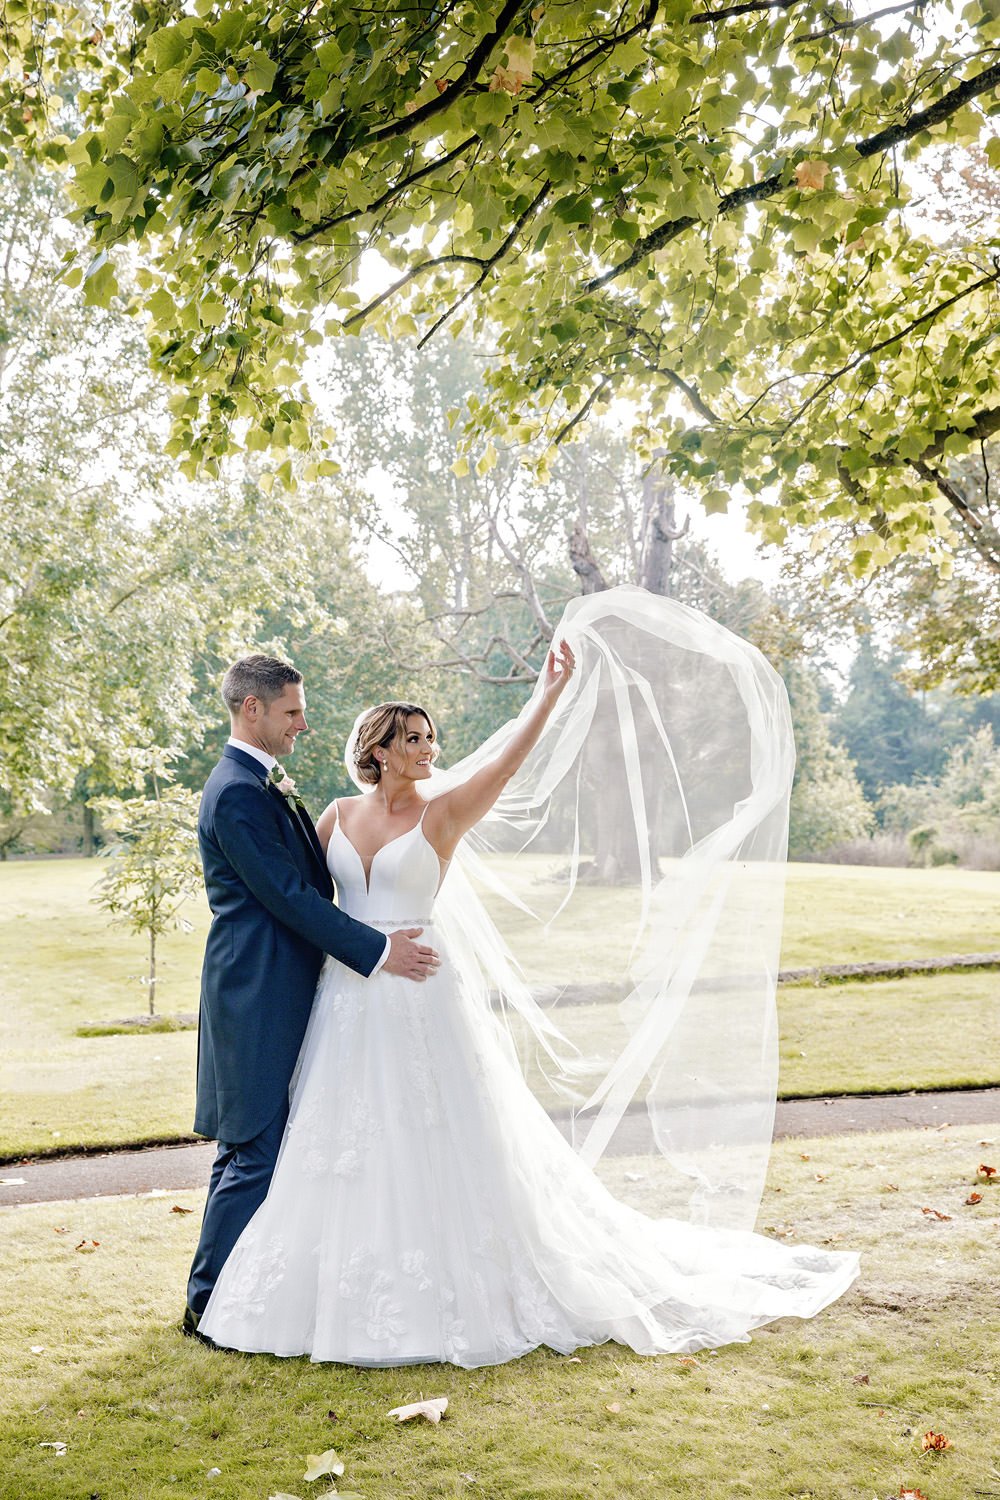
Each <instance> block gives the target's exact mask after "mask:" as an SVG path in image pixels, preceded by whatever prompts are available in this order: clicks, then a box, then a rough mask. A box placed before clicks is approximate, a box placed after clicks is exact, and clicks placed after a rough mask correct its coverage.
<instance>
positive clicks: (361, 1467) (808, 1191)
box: [0, 1126, 1000, 1500]
mask: <svg viewBox="0 0 1000 1500" xmlns="http://www.w3.org/2000/svg"><path fill="white" fill-rule="evenodd" d="M991 1136H992V1137H993V1139H992V1140H990V1139H989V1137H991ZM998 1151H1000V1126H998V1127H997V1128H996V1129H995V1130H991V1129H984V1128H982V1127H954V1128H953V1127H949V1128H948V1129H946V1130H941V1131H926V1132H907V1133H900V1134H895V1135H884V1136H854V1137H842V1138H829V1139H823V1140H817V1141H813V1142H803V1141H796V1142H784V1143H781V1144H780V1145H779V1146H778V1147H776V1148H775V1151H774V1154H773V1158H772V1170H771V1174H770V1179H769V1186H768V1190H767V1193H766V1195H765V1199H764V1203H763V1205H762V1213H761V1218H760V1224H761V1226H762V1227H764V1228H768V1227H769V1232H772V1233H776V1234H779V1235H781V1236H789V1235H791V1236H793V1237H794V1238H795V1239H798V1240H802V1241H810V1242H813V1243H818V1244H835V1245H839V1246H842V1247H844V1248H851V1249H857V1250H860V1251H861V1253H862V1266H863V1269H862V1278H861V1280H860V1281H859V1282H858V1283H856V1284H855V1286H854V1287H853V1288H852V1289H851V1291H850V1292H848V1294H847V1295H846V1296H845V1297H844V1298H843V1299H842V1300H841V1301H840V1302H838V1303H837V1304H835V1305H834V1306H833V1307H831V1308H828V1309H827V1310H826V1311H825V1312H823V1313H821V1314H820V1316H819V1317H818V1318H816V1319H814V1320H813V1321H811V1322H808V1323H800V1322H797V1321H795V1320H791V1319H789V1320H785V1321H784V1322H782V1323H779V1324H775V1325H772V1327H771V1328H769V1329H763V1330H761V1331H759V1332H758V1333H756V1334H755V1335H754V1338H753V1342H752V1343H750V1344H742V1345H735V1346H730V1347H727V1348H723V1349H720V1350H719V1351H717V1352H711V1353H709V1352H705V1353H703V1354H700V1355H698V1356H697V1358H696V1359H688V1360H686V1361H682V1360H681V1359H679V1358H677V1357H675V1356H671V1355H665V1356H661V1357H659V1358H656V1359H649V1358H642V1357H640V1356H636V1355H633V1354H631V1353H629V1352H627V1351H623V1350H622V1349H620V1348H618V1347H616V1346H603V1347H601V1348H597V1349H589V1350H583V1351H581V1354H580V1358H579V1362H570V1361H568V1360H567V1359H565V1358H562V1357H559V1356H555V1355H552V1354H549V1353H547V1352H545V1351H540V1352H538V1353H536V1354H533V1355H531V1356H529V1357H528V1358H526V1359H523V1360H520V1361H518V1362H517V1363H515V1364H511V1365H507V1366H502V1367H500V1368H497V1369H487V1370H478V1371H472V1372H463V1371H459V1370H455V1369H453V1368H450V1367H440V1366H420V1367H412V1368H409V1369H403V1370H385V1371H379V1370H367V1371H362V1370H352V1369H348V1368H343V1367H336V1366H312V1365H309V1364H308V1363H307V1362H305V1361H302V1360H291V1361H281V1360H277V1359H273V1358H270V1357H267V1356H255V1357H244V1356H239V1355H225V1354H220V1353H213V1352H212V1351H210V1350H207V1349H205V1348H203V1347H201V1346H199V1345H196V1344H194V1345H193V1344H191V1343H189V1342H187V1341H186V1340H183V1339H181V1337H180V1335H179V1333H178V1332H177V1330H176V1326H175V1324H176V1318H177V1315H178V1312H179V1305H180V1299H181V1289H182V1287H183V1283H184V1279H185V1275H186V1269H187V1265H188V1261H189V1258H190V1255H191V1251H192V1248H193V1245H194V1242H195V1239H196V1236H197V1227H198V1215H197V1212H195V1213H191V1214H190V1215H181V1214H176V1213H174V1212H172V1209H173V1207H174V1205H175V1204H176V1205H178V1206H180V1207H187V1208H193V1209H197V1208H198V1207H199V1205H200V1201H201V1199H200V1195H199V1194H195V1193H184V1194H179V1195H177V1196H167V1197H155V1198H149V1197H147V1198H142V1199H135V1198H132V1199H102V1200H92V1201H89V1202H84V1203H68V1204H43V1205H38V1206H33V1207H28V1208H6V1209H2V1210H0V1223H2V1227H3V1230H4V1232H3V1234H2V1235H0V1275H2V1277H3V1283H4V1286H5V1290H6V1296H5V1297H4V1299H3V1302H2V1305H0V1330H2V1337H3V1347H4V1349H5V1351H6V1358H5V1360H4V1362H3V1367H2V1369H0V1392H2V1402H3V1409H4V1411H5V1414H6V1419H5V1421H4V1422H3V1423H2V1424H0V1496H3V1497H4V1500H15V1497H16V1500H87V1497H90V1500H167V1497H184V1500H192V1497H201V1496H206V1497H210V1500H268V1497H270V1496H276V1495H286V1496H300V1497H302V1500H305V1497H306V1496H309V1495H316V1494H317V1493H319V1494H322V1493H323V1492H324V1491H325V1490H326V1489H327V1488H328V1487H327V1485H326V1484H324V1483H322V1482H320V1483H317V1484H307V1483H306V1482H305V1481H304V1478H303V1474H304V1470H305V1457H306V1455H307V1454H309V1453H321V1452H323V1451H324V1450H325V1449H327V1448H329V1447H334V1448H336V1449H337V1450H338V1452H339V1454H340V1457H341V1458H342V1459H343V1461H344V1463H345V1465H346V1473H345V1475H344V1477H343V1479H342V1480H340V1481H339V1487H340V1488H341V1490H342V1492H349V1493H353V1494H355V1495H359V1496H363V1497H365V1500H436V1497H458V1496H468V1497H481V1500H509V1497H515V1500H580V1497H596V1500H744V1497H746V1500H855V1497H857V1500H870V1497H873V1496H874V1497H877V1500H882V1497H884V1496H887V1495H894V1496H895V1495H898V1494H899V1491H900V1487H901V1486H903V1485H906V1486H908V1487H909V1486H914V1487H919V1488H920V1490H921V1491H922V1492H923V1494H924V1495H925V1496H926V1497H927V1500H970V1497H972V1496H974V1495H979V1494H982V1495H989V1494H993V1493H996V1492H997V1491H998V1490H1000V1444H998V1439H997V1433H998V1431H1000V1387H998V1377H997V1372H996V1359H995V1355H996V1346H997V1339H998V1337H1000V1314H998V1311H997V1300H996V1279H995V1278H996V1255H997V1242H998V1238H1000V1217H998V1214H1000V1187H992V1188H990V1187H986V1186H983V1185H981V1184H980V1185H979V1188H978V1190H979V1191H980V1192H981V1193H982V1198H983V1201H982V1202H980V1203H979V1204H978V1205H975V1206H970V1205H966V1204H965V1199H966V1197H967V1196H968V1195H969V1193H970V1190H971V1188H972V1186H973V1184H974V1182H975V1179H976V1169H977V1166H978V1164H979V1162H980V1161H983V1160H985V1161H987V1162H990V1163H991V1164H996V1161H995V1158H996V1157H997V1154H998ZM635 1165H636V1164H635V1163H630V1162H629V1161H628V1160H624V1161H622V1160H619V1161H616V1162H613V1163H611V1164H609V1165H608V1166H607V1168H606V1170H607V1171H608V1173H609V1175H612V1176H613V1177H614V1180H615V1182H616V1183H625V1184H626V1185H627V1190H628V1191H630V1192H631V1193H632V1195H633V1201H634V1202H635V1203H636V1206H637V1207H641V1208H644V1209H646V1210H648V1211H652V1212H656V1211H657V1197H658V1185H657V1182H656V1179H655V1173H654V1169H652V1168H651V1167H650V1166H649V1164H648V1162H647V1161H646V1159H643V1162H642V1164H641V1168H642V1172H643V1175H642V1177H641V1179H640V1180H639V1181H638V1182H635V1183H632V1184H628V1180H627V1178H625V1176H624V1174H625V1172H626V1171H628V1170H629V1169H630V1168H633V1167H634V1166H635ZM633 1175H635V1173H634V1172H633ZM925 1208H933V1209H936V1210H937V1211H938V1212H939V1213H940V1214H942V1215H948V1216H949V1217H947V1218H941V1219H938V1218H935V1217H934V1216H933V1215H931V1214H927V1213H924V1212H923V1210H924V1209H925ZM83 1240H86V1241H87V1242H93V1241H98V1242H99V1244H98V1245H97V1247H96V1248H93V1249H90V1250H86V1249H83V1250H78V1249H77V1246H78V1245H79V1244H80V1242H81V1241H83ZM443 1395H446V1396H448V1398H449V1401H450V1407H449V1413H448V1416H447V1418H446V1420H445V1421H444V1423H443V1424H442V1425H441V1426H440V1427H430V1426H427V1425H423V1426H407V1427H397V1426H396V1425H395V1424H394V1423H393V1422H392V1421H390V1419H389V1418H388V1417H387V1415H386V1414H387V1412H388V1410H389V1409H390V1408H391V1407H394V1406H397V1405H399V1404H401V1403H403V1402H407V1401H411V1400H414V1399H416V1398H418V1397H420V1396H428V1397H429V1396H443ZM929 1429H933V1430H934V1431H935V1432H938V1433H944V1434H945V1435H946V1436H947V1438H948V1439H949V1440H950V1442H951V1444H952V1445H953V1446H952V1447H951V1448H949V1449H948V1450H946V1451H943V1452H928V1453H924V1452H922V1449H921V1435H922V1434H923V1433H924V1432H925V1431H928V1430H929ZM45 1443H65V1444H66V1452H65V1454H64V1455H62V1456H59V1455H58V1454H57V1453H56V1452H55V1451H54V1450H53V1449H52V1448H46V1447H42V1446H41V1445H42V1444H45ZM213 1470H215V1471H218V1472H216V1473H215V1474H214V1476H213V1475H212V1473H211V1471H213Z"/></svg>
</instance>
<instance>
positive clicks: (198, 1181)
mask: <svg viewBox="0 0 1000 1500" xmlns="http://www.w3.org/2000/svg"><path fill="white" fill-rule="evenodd" d="M942 1125H987V1126H996V1125H1000V1088H995V1089H960V1090H956V1091H954V1092H951V1093H923V1094H859V1095H852V1096H851V1097H849V1098H831V1099H790V1100H786V1101H784V1102H782V1103H779V1105H778V1112H777V1118H776V1121H775V1128H774V1137H775V1140H780V1139H782V1138H785V1137H788V1136H821V1135H848V1134H853V1133H855V1132H863V1131H873V1130H921V1129H924V1130H925V1129H928V1128H931V1129H933V1128H935V1127H938V1126H942ZM649 1144H650V1142H649V1127H648V1124H647V1121H646V1117H645V1114H644V1113H640V1114H635V1115H632V1116H631V1117H629V1118H628V1119H626V1120H625V1121H623V1123H622V1126H621V1128H620V1129H619V1130H618V1132H617V1134H616V1136H615V1142H614V1148H613V1149H614V1152H615V1154H619V1155H628V1154H631V1153H633V1152H635V1153H640V1152H643V1151H646V1150H648V1149H649ZM214 1154H215V1147H214V1145H213V1144H212V1143H211V1142H205V1143H199V1144H197V1145H189V1146H153V1147H149V1148H147V1149H146V1150H143V1151H109V1152H106V1153H101V1154H96V1153H95V1154H93V1155H89V1156H64V1157H57V1158H54V1159H51V1160H48V1161H37V1162H29V1163H26V1164H25V1165H23V1166H19V1165H11V1166H6V1167H0V1206H7V1205H12V1204H17V1203H53V1202H57V1201H59V1200H61V1199H70V1198H99V1197H105V1196H109V1195H117V1194H124V1193H150V1192H154V1191H162V1192H168V1193H169V1192H178V1191H180V1190H181V1189H183V1188H200V1187H204V1186H205V1184H206V1183H207V1181H208V1174H209V1170H210V1167H211V1163H212V1158H213V1156H214Z"/></svg>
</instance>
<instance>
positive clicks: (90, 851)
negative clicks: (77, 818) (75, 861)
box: [83, 802, 97, 859]
mask: <svg viewBox="0 0 1000 1500" xmlns="http://www.w3.org/2000/svg"><path fill="white" fill-rule="evenodd" d="M94 823H95V820H94V809H93V808H92V807H91V806H90V804H89V803H87V802H85V803H84V804H83V854H84V858H85V859H93V857H94V850H95V849H96V847H97V839H96V837H95V829H94Z"/></svg>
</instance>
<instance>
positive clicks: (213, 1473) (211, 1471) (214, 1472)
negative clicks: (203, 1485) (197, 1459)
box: [205, 1469, 222, 1479]
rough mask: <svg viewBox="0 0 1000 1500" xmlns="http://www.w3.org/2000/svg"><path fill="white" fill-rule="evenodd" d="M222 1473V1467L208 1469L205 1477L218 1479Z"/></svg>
mask: <svg viewBox="0 0 1000 1500" xmlns="http://www.w3.org/2000/svg"><path fill="white" fill-rule="evenodd" d="M221 1473H222V1470H221V1469H206V1471H205V1478H206V1479H218V1477H219V1475H220V1474H221Z"/></svg>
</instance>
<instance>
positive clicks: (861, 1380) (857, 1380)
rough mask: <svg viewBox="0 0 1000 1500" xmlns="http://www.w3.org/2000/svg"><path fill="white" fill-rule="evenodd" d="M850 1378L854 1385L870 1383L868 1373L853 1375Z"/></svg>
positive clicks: (870, 1379)
mask: <svg viewBox="0 0 1000 1500" xmlns="http://www.w3.org/2000/svg"><path fill="white" fill-rule="evenodd" d="M851 1378H852V1380H853V1381H854V1384H855V1385H871V1383H872V1378H871V1376H870V1375H853V1376H852V1377H851Z"/></svg>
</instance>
